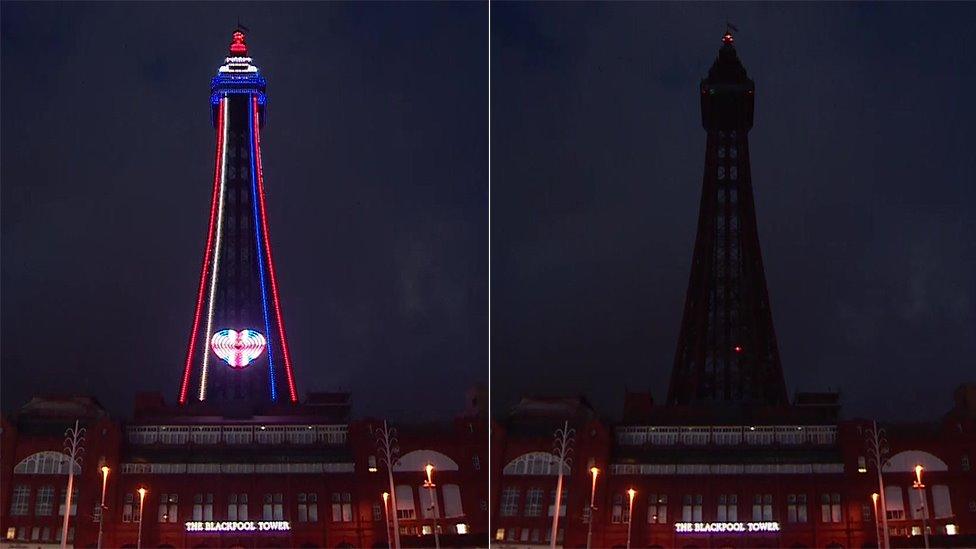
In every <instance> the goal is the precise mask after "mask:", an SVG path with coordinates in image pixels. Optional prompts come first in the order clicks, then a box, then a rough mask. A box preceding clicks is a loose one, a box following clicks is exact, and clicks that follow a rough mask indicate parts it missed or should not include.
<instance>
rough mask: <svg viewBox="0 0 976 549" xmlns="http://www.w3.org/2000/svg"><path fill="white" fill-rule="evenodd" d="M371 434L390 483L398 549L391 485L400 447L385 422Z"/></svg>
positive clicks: (396, 523) (396, 541)
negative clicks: (373, 436) (374, 437)
mask: <svg viewBox="0 0 976 549" xmlns="http://www.w3.org/2000/svg"><path fill="white" fill-rule="evenodd" d="M373 434H374V435H375V436H376V450H377V452H378V453H379V454H380V458H381V459H382V460H383V464H384V465H386V475H387V479H388V480H389V482H390V495H391V496H392V497H393V501H391V502H390V508H391V509H392V512H391V513H390V515H392V518H393V547H394V549H400V520H399V519H398V518H397V508H396V501H397V498H396V486H394V485H393V464H394V463H396V462H397V457H396V456H397V454H399V453H400V447H399V446H398V445H397V436H396V429H391V428H390V427H389V426H387V424H386V421H384V422H383V428H382V429H376V430H375V431H373ZM411 497H413V496H411Z"/></svg>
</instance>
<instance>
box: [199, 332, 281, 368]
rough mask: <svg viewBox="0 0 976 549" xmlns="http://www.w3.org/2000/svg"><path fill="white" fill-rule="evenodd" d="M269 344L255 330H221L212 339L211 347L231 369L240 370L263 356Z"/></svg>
mask: <svg viewBox="0 0 976 549" xmlns="http://www.w3.org/2000/svg"><path fill="white" fill-rule="evenodd" d="M267 345H268V342H267V341H266V340H265V339H264V336H263V335H261V333H260V332H256V331H254V330H241V331H239V332H238V331H237V330H221V331H219V332H217V333H215V334H214V335H213V337H212V338H211V339H210V347H211V348H212V349H213V352H214V354H216V355H217V356H219V357H220V358H221V359H222V360H223V361H224V362H226V363H227V364H228V365H229V366H230V367H231V368H235V369H240V368H243V367H245V366H247V365H248V364H250V363H251V362H252V361H253V360H254V359H256V358H257V357H259V356H261V353H263V352H264V348H265V347H267Z"/></svg>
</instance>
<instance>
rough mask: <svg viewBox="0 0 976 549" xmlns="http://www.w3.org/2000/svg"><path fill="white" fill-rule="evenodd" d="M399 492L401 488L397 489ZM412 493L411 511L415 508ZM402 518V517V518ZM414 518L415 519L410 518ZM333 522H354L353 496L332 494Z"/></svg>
mask: <svg viewBox="0 0 976 549" xmlns="http://www.w3.org/2000/svg"><path fill="white" fill-rule="evenodd" d="M397 490H398V491H399V487H397ZM412 496H413V494H412V493H411V501H410V503H411V510H412V507H413V499H412ZM401 518H402V517H401ZM410 518H413V517H410ZM332 522H352V494H351V493H349V492H334V493H333V494H332Z"/></svg>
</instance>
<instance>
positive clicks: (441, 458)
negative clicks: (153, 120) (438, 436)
mask: <svg viewBox="0 0 976 549" xmlns="http://www.w3.org/2000/svg"><path fill="white" fill-rule="evenodd" d="M428 463H430V464H431V465H433V466H434V471H435V473H436V472H437V471H457V470H458V464H457V462H456V461H454V460H453V459H451V458H449V457H447V456H446V455H444V454H442V453H440V452H437V451H434V450H414V451H413V452H407V453H406V454H404V455H403V456H402V457H400V459H399V460H397V462H396V463H395V464H393V471H395V472H399V471H411V472H420V471H423V470H424V467H426V466H427V464H428Z"/></svg>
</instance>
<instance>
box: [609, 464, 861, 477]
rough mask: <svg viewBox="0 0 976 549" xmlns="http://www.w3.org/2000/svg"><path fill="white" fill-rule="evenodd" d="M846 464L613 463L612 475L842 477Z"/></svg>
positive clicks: (611, 466) (611, 467)
mask: <svg viewBox="0 0 976 549" xmlns="http://www.w3.org/2000/svg"><path fill="white" fill-rule="evenodd" d="M843 472H844V464H843V463H712V464H709V463H614V464H611V465H610V474H611V475H651V476H665V475H804V474H830V475H832V474H841V473H843Z"/></svg>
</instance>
